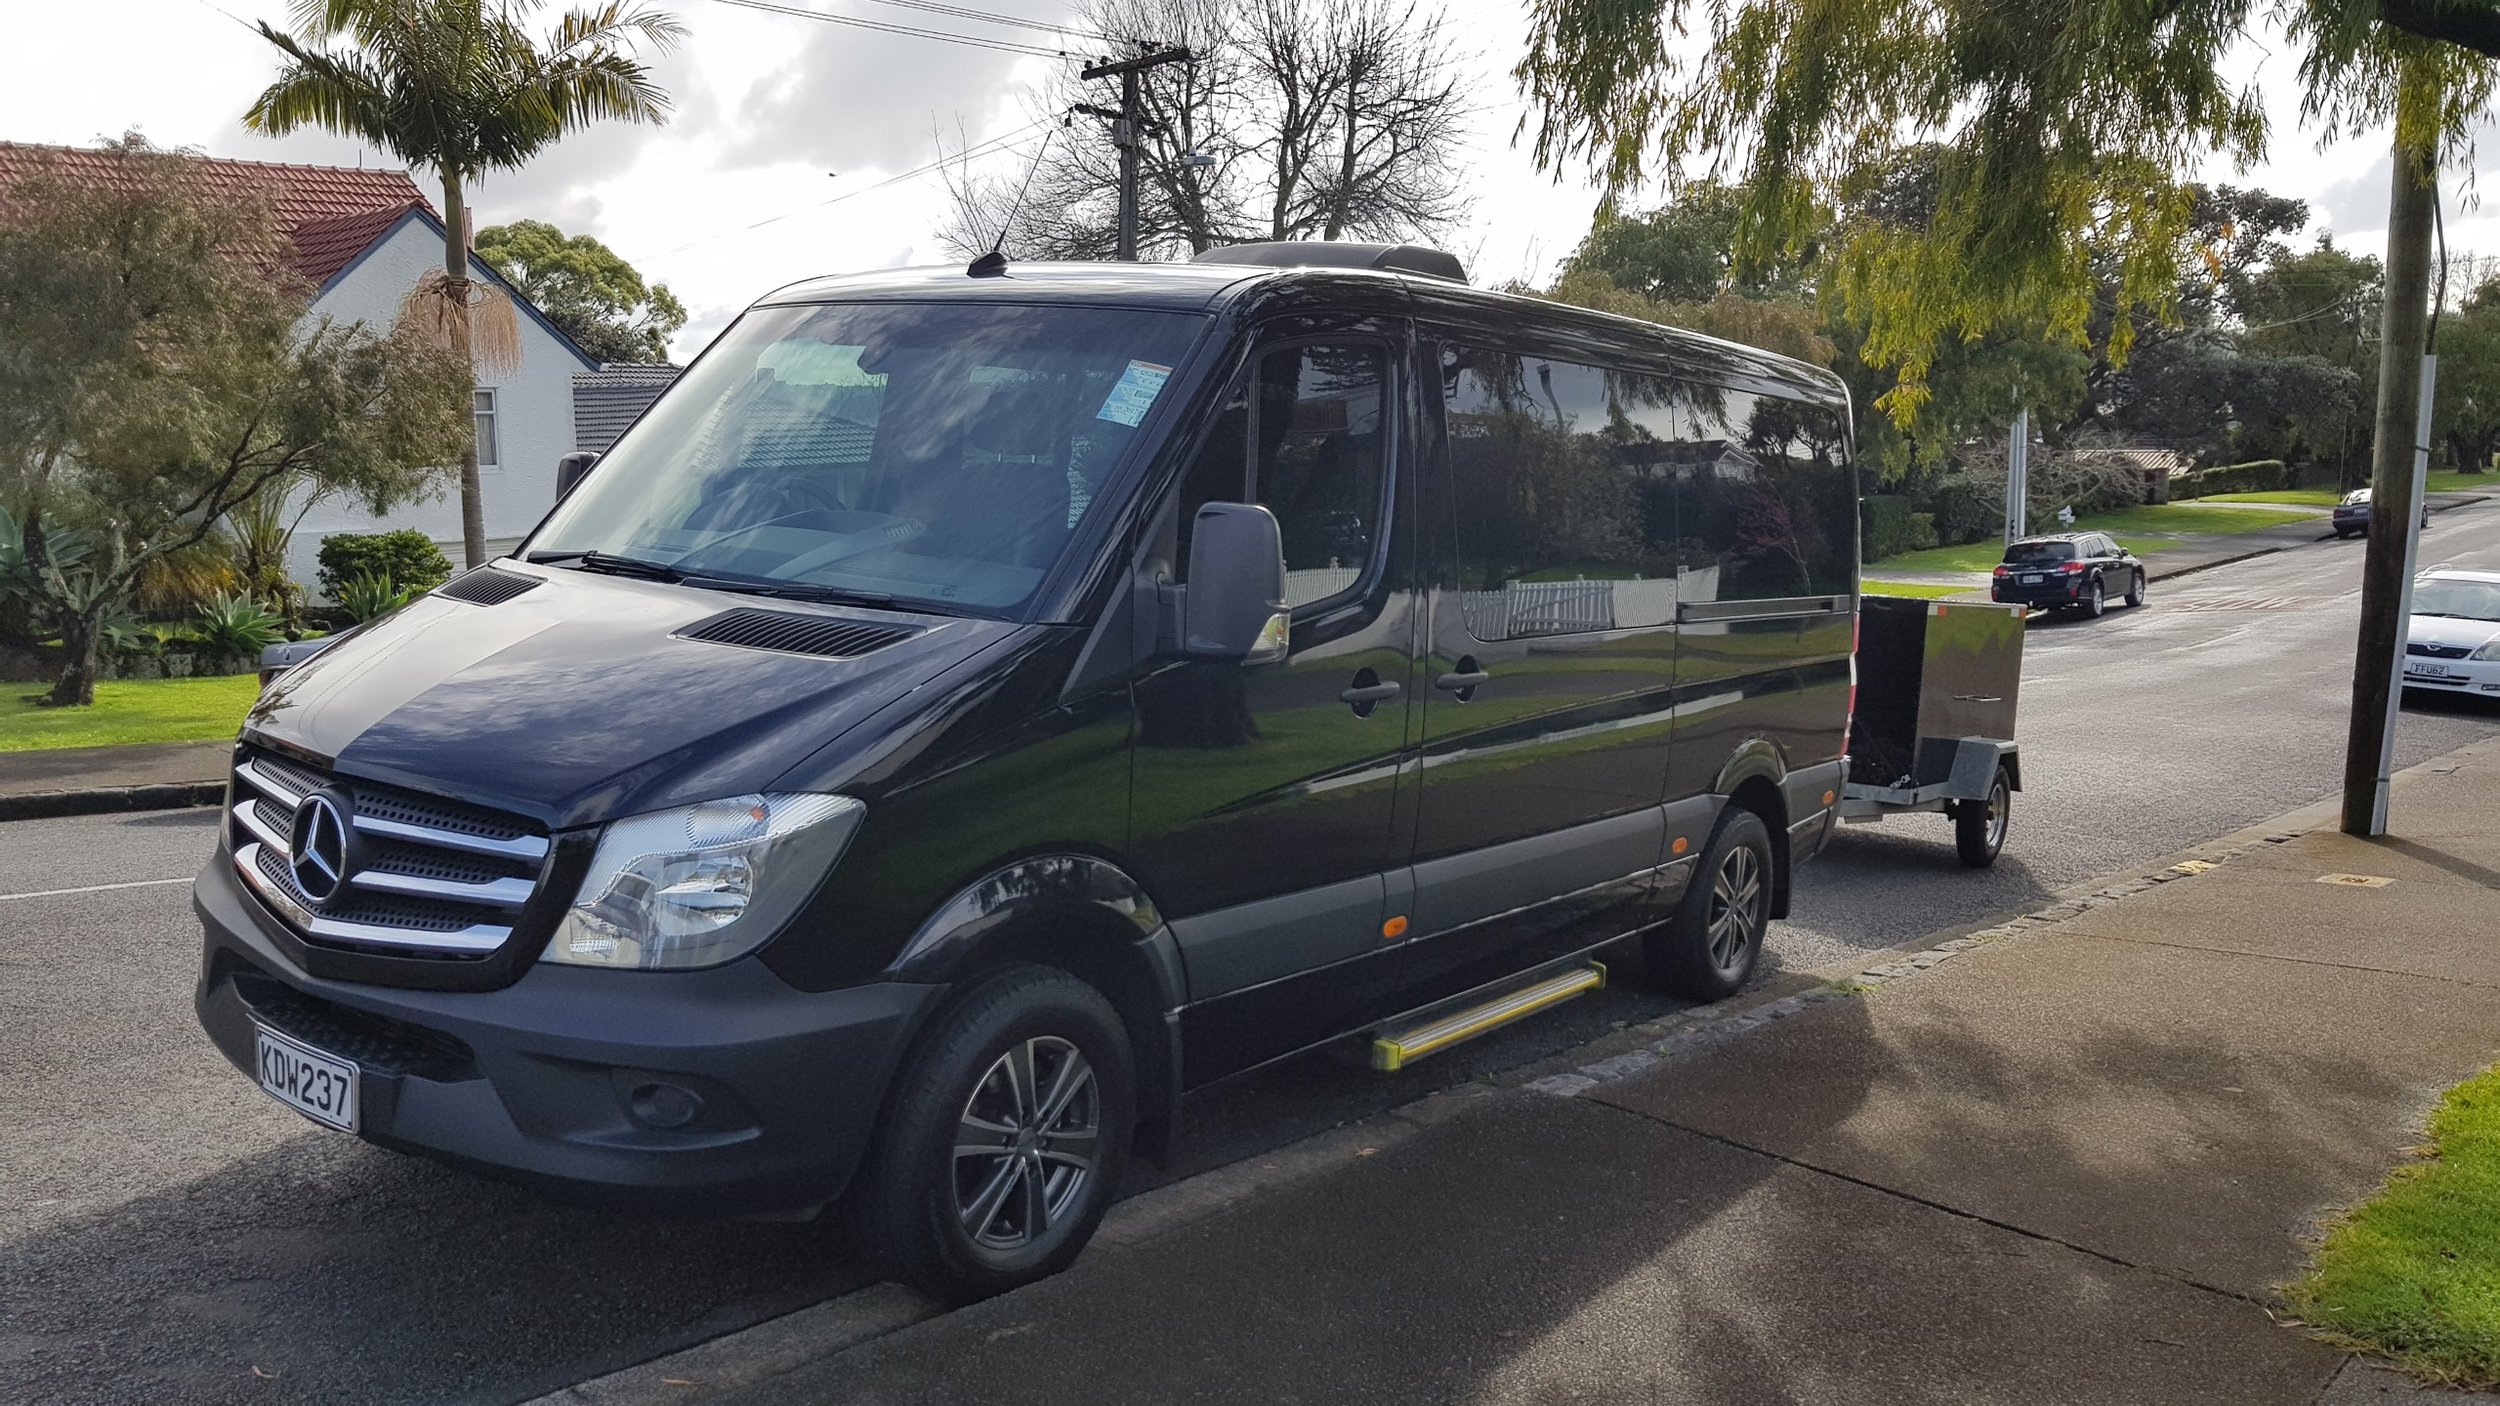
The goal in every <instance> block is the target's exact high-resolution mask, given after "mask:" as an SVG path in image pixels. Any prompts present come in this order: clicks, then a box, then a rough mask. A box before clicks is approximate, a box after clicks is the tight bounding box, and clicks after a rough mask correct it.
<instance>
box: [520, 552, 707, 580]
mask: <svg viewBox="0 0 2500 1406" xmlns="http://www.w3.org/2000/svg"><path fill="white" fill-rule="evenodd" d="M529 559H530V561H532V562H534V563H536V564H538V565H540V566H551V565H554V564H556V563H558V562H567V561H569V562H572V563H574V564H575V566H574V569H575V570H577V571H601V572H606V573H607V574H608V575H611V576H633V577H638V578H640V579H642V580H645V581H683V580H685V579H686V573H685V572H683V571H680V570H678V569H677V568H676V567H673V566H671V565H669V564H668V563H667V562H664V561H645V560H643V559H642V558H641V557H628V556H619V555H617V554H616V553H614V552H600V551H589V552H532V553H530V555H529Z"/></svg>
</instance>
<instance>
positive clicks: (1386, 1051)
mask: <svg viewBox="0 0 2500 1406" xmlns="http://www.w3.org/2000/svg"><path fill="white" fill-rule="evenodd" d="M1605 984H1606V967H1605V964H1604V963H1602V962H1591V963H1589V964H1588V965H1586V966H1583V967H1577V968H1574V969H1573V970H1571V971H1567V972H1564V973H1563V974H1562V975H1560V976H1554V977H1548V978H1547V979H1545V980H1543V981H1540V982H1538V983H1536V984H1535V985H1534V986H1529V987H1525V988H1522V989H1521V990H1518V991H1514V992H1512V993H1510V994H1509V995H1507V996H1504V997H1502V998H1500V999H1499V1000H1494V1001H1487V1002H1486V1003H1484V1004H1483V1005H1481V1006H1474V1007H1471V1008H1469V1009H1467V1010H1463V1011H1460V1012H1459V1013H1457V1014H1456V1015H1451V1016H1444V1017H1443V1018H1441V1019H1439V1020H1436V1021H1434V1022H1432V1023H1431V1024H1429V1025H1421V1026H1417V1027H1416V1028H1415V1029H1413V1030H1408V1031H1403V1032H1400V1033H1399V1034H1396V1035H1381V1036H1376V1037H1374V1038H1373V1040H1372V1068H1374V1069H1377V1070H1380V1071H1382V1072H1383V1073H1389V1072H1394V1071H1396V1070H1400V1069H1404V1068H1405V1067H1406V1066H1408V1065H1410V1064H1413V1063H1414V1062H1415V1061H1416V1060H1419V1059H1422V1058H1423V1057H1424V1056H1426V1055H1428V1054H1434V1053H1437V1052H1439V1051H1441V1050H1446V1049H1448V1048H1449V1047H1450V1046H1452V1045H1455V1044H1457V1043H1459V1042H1460V1041H1462V1040H1470V1039H1473V1038H1475V1037H1476V1036H1478V1035H1481V1034H1483V1033H1484V1032H1486V1031H1487V1030H1491V1029H1493V1028H1494V1027H1495V1026H1499V1025H1508V1024H1509V1023H1510V1022H1512V1021H1514V1020H1518V1019H1520V1018H1522V1017H1524V1016H1531V1015H1534V1014H1536V1013H1537V1012H1538V1011H1541V1010H1544V1009H1545V1008H1546V1007H1548V1006H1553V1005H1559V1004H1561V1003H1562V1002H1564V1001H1568V1000H1570V999H1571V998H1572V997H1574V996H1577V995H1580V994H1582V993H1583V992H1588V991H1595V990H1597V989H1598V988H1600V987H1602V986H1604V985H1605Z"/></svg>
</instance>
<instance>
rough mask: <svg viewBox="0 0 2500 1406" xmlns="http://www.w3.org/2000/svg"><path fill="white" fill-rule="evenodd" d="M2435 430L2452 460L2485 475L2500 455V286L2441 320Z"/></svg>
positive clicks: (2475, 295) (2482, 291)
mask: <svg viewBox="0 0 2500 1406" xmlns="http://www.w3.org/2000/svg"><path fill="white" fill-rule="evenodd" d="M2432 397H2433V398H2432V405H2431V425H2432V428H2433V432H2434V433H2436V434H2437V435H2438V436H2439V438H2440V441H2441V443H2443V444H2444V445H2445V446H2446V447H2447V450H2448V457H2449V458H2450V459H2451V460H2453V461H2454V462H2455V463H2456V466H2457V467H2458V468H2460V469H2463V470H2464V471H2466V472H2467V473H2481V472H2483V471H2484V470H2485V469H2487V468H2489V467H2490V465H2491V456H2492V455H2493V454H2494V453H2495V452H2500V281H2495V282H2491V283H2486V284H2484V285H2483V286H2482V287H2480V288H2477V289H2475V290H2474V292H2473V293H2472V294H2471V295H2470V296H2468V297H2467V298H2466V300H2465V306H2464V307H2462V308H2460V309H2458V310H2457V311H2455V312H2452V313H2448V314H2447V315H2445V316H2443V317H2441V318H2440V319H2439V382H2438V384H2437V385H2436V386H2435V387H2434V388H2433V389H2432Z"/></svg>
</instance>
